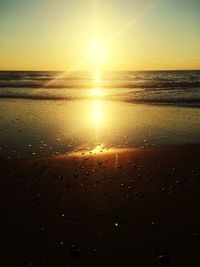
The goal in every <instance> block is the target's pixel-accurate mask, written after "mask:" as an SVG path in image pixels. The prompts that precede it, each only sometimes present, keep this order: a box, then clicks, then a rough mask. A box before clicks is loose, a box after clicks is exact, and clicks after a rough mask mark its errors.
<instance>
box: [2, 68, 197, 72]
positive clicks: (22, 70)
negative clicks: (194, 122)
mask: <svg viewBox="0 0 200 267" xmlns="http://www.w3.org/2000/svg"><path fill="white" fill-rule="evenodd" d="M6 71H10V72H17V71H21V72H25V71H27V72H36V71H38V72H96V71H100V72H123V71H124V72H136V71H146V72H147V71H155V72H156V71H200V68H199V69H138V70H76V71H70V70H41V69H39V70H29V69H27V70H26V69H18V70H13V69H0V72H6Z"/></svg>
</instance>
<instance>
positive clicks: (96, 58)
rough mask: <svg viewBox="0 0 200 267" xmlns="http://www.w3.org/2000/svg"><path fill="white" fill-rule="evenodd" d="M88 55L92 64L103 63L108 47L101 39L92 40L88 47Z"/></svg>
mask: <svg viewBox="0 0 200 267" xmlns="http://www.w3.org/2000/svg"><path fill="white" fill-rule="evenodd" d="M88 56H89V59H90V61H91V62H92V63H93V64H96V65H101V64H104V63H105V62H106V60H107V56H108V48H107V45H106V43H105V42H104V41H103V40H101V39H95V40H93V41H92V42H91V43H90V45H89V48H88Z"/></svg>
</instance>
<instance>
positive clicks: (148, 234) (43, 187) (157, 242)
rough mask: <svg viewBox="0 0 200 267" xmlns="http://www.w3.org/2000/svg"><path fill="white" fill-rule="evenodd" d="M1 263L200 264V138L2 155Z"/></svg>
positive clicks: (82, 264) (67, 264)
mask: <svg viewBox="0 0 200 267" xmlns="http://www.w3.org/2000/svg"><path fill="white" fill-rule="evenodd" d="M0 177H1V182H0V196H1V202H0V203H1V254H2V256H1V257H0V261H1V262H0V266H29V267H31V266H56V267H57V266H65V267H67V266H87V267H89V266H95V267H96V266H101V267H102V266H109V267H112V266H120V267H122V266H124V267H128V266H136V267H141V266H147V267H151V266H181V267H183V266H187V267H188V266H200V194H199V192H200V147H199V146H179V147H163V148H155V149H150V148H148V149H133V150H122V151H121V152H117V151H113V152H112V153H105V154H104V153H102V154H101V153H100V155H81V157H78V156H74V155H71V156H57V157H49V158H39V157H38V158H35V159H34V160H33V159H32V158H30V159H24V160H22V159H18V160H13V161H12V160H8V161H5V160H3V159H2V160H1V166H0Z"/></svg>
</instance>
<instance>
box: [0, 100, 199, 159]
mask: <svg viewBox="0 0 200 267" xmlns="http://www.w3.org/2000/svg"><path fill="white" fill-rule="evenodd" d="M199 125H200V109H199V108H186V107H170V106H150V105H133V104H129V103H125V102H114V101H105V100H101V99H100V98H96V99H95V98H94V99H91V100H73V101H67V102H65V101H64V102H63V101H48V100H40V101H35V100H23V99H22V100H21V99H1V100H0V132H1V135H0V155H1V156H2V157H7V158H8V159H9V158H15V157H21V156H27V155H30V156H37V155H52V154H60V153H69V152H72V151H73V152H74V151H75V152H76V151H83V153H85V151H93V153H101V152H102V151H104V150H108V149H111V148H127V147H128V148H132V147H142V148H146V147H152V146H163V145H179V144H198V143H200V134H199Z"/></svg>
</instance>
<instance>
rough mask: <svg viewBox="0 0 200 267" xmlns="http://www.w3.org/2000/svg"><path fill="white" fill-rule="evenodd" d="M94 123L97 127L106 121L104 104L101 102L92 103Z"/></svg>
mask: <svg viewBox="0 0 200 267" xmlns="http://www.w3.org/2000/svg"><path fill="white" fill-rule="evenodd" d="M91 114H92V121H93V123H94V124H95V126H99V125H100V124H101V123H102V122H103V119H104V109H103V103H102V102H101V101H100V100H94V101H92V112H91Z"/></svg>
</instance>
